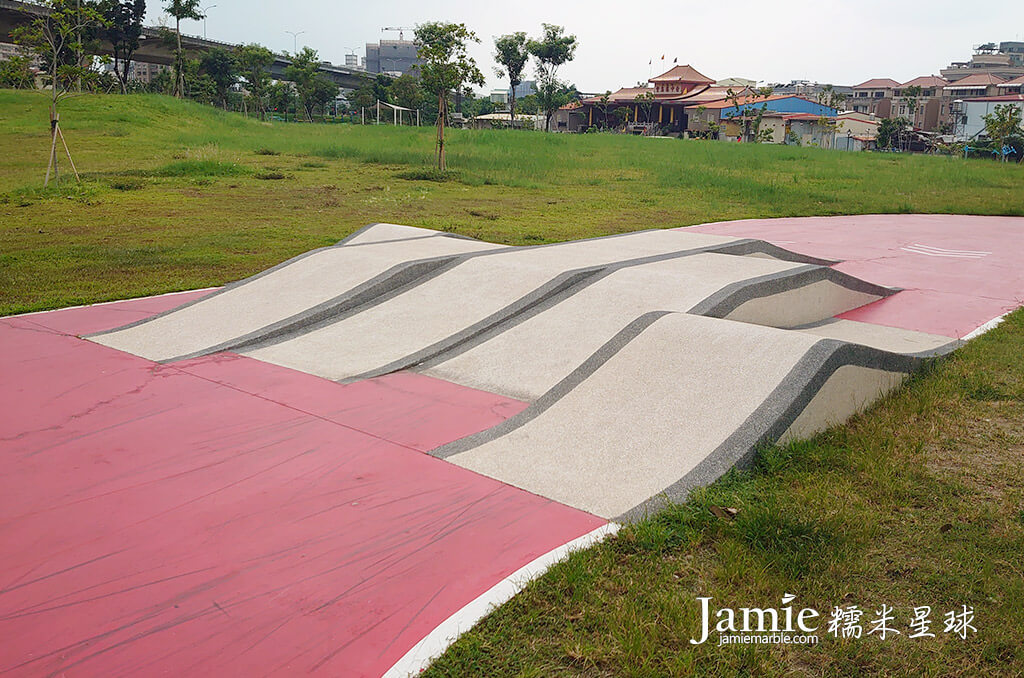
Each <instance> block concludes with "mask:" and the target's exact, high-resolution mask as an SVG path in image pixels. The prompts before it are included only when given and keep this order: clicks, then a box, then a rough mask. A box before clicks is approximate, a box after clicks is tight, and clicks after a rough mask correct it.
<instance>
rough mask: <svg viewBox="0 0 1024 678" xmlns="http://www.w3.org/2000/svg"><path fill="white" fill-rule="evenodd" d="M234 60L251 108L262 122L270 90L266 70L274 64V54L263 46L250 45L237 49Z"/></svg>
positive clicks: (268, 76) (268, 75) (268, 74)
mask: <svg viewBox="0 0 1024 678" xmlns="http://www.w3.org/2000/svg"><path fill="white" fill-rule="evenodd" d="M235 59H236V60H237V61H238V70H239V74H240V75H241V76H242V78H244V79H245V88H246V89H247V90H248V91H249V97H250V98H251V99H252V102H253V107H254V108H255V109H256V113H257V115H258V116H259V118H260V120H263V118H264V117H265V116H266V112H267V94H268V93H269V90H270V73H269V72H268V70H269V69H270V67H271V66H272V65H273V64H274V54H273V52H271V51H270V50H269V49H267V48H266V47H264V46H263V45H257V44H255V43H252V44H248V45H242V46H241V47H239V48H238V50H237V52H236V53H235Z"/></svg>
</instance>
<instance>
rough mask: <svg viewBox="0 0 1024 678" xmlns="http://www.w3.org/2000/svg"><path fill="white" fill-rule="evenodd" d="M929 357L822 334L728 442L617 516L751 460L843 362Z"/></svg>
mask: <svg viewBox="0 0 1024 678" xmlns="http://www.w3.org/2000/svg"><path fill="white" fill-rule="evenodd" d="M930 353H931V352H930ZM926 359H927V357H923V356H920V355H901V354H898V353H889V352H887V351H881V350H878V349H875V348H869V347H867V346H862V345H860V344H850V343H846V342H842V341H837V340H835V339H823V340H822V341H820V342H818V343H817V344H815V345H814V346H813V347H811V349H810V350H809V351H808V352H807V354H806V355H805V356H804V357H803V358H802V359H801V360H800V362H798V363H797V365H796V366H795V367H794V368H793V370H792V371H790V373H789V374H788V375H787V376H786V377H785V379H783V381H782V382H781V383H780V384H779V385H778V386H777V387H776V388H775V390H774V391H773V392H772V394H771V395H770V396H769V397H768V398H767V399H766V400H765V402H764V403H763V404H762V405H761V406H760V407H758V408H757V410H755V411H754V412H753V413H752V414H751V415H750V417H748V418H747V420H746V421H745V422H744V423H743V425H742V426H740V428H739V429H737V430H736V432H735V433H733V434H732V435H731V436H729V438H727V439H726V440H725V442H723V443H722V444H721V445H719V446H718V447H717V448H716V449H715V450H714V451H713V452H712V453H711V454H709V455H708V456H707V457H705V458H704V459H703V460H702V461H700V462H699V463H698V464H697V465H696V466H695V467H694V468H693V469H692V470H691V471H690V472H689V473H687V474H686V475H685V476H683V477H682V478H680V479H679V480H677V481H676V482H674V483H673V484H672V485H670V486H668V487H667V488H665V490H664V491H663V492H661V493H660V494H658V495H656V496H654V497H652V498H650V499H648V500H647V501H645V502H644V503H642V504H639V505H638V506H636V507H634V508H632V509H630V510H629V511H627V512H626V513H624V514H622V515H620V516H618V517H617V518H616V519H615V520H616V521H618V522H633V521H636V520H640V519H642V518H645V517H647V516H649V515H651V514H653V513H656V512H657V511H659V510H661V509H663V508H665V507H666V506H668V505H670V504H675V503H680V502H683V501H685V500H686V497H687V496H688V495H689V493H690V491H691V490H692V489H694V488H695V487H704V486H707V485H710V484H711V483H713V482H714V481H715V480H717V479H718V478H720V477H722V476H723V475H725V473H727V472H728V471H729V470H730V469H732V468H734V467H738V468H743V467H746V466H749V465H750V463H751V462H753V460H754V459H755V458H756V456H757V453H758V451H759V450H761V449H764V448H765V447H767V446H770V445H772V444H774V443H775V442H776V441H778V440H779V438H781V437H782V435H783V434H784V433H785V432H786V431H787V430H788V429H789V427H790V426H791V425H792V424H793V422H794V421H796V419H797V417H798V416H800V413H801V412H803V411H804V408H806V407H807V405H808V404H809V403H810V402H811V400H812V399H813V398H814V396H815V395H816V394H817V393H818V391H820V390H821V388H822V386H824V385H825V382H827V381H828V379H829V378H830V377H831V376H832V375H833V374H834V373H835V372H836V370H838V369H839V368H841V367H846V366H852V367H866V368H871V369H879V370H885V371H889V372H902V373H905V374H913V373H914V372H916V371H917V370H918V369H920V367H921V366H922V364H923V362H924V361H925V360H926Z"/></svg>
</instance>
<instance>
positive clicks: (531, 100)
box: [516, 94, 540, 115]
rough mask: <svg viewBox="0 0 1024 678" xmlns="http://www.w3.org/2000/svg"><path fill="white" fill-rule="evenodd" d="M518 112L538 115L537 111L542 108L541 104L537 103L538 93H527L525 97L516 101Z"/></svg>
mask: <svg viewBox="0 0 1024 678" xmlns="http://www.w3.org/2000/svg"><path fill="white" fill-rule="evenodd" d="M516 108H517V109H518V110H517V111H516V112H517V113H522V114H524V115H537V111H539V110H540V106H539V105H538V104H537V95H536V94H527V95H526V96H525V97H523V98H522V99H520V100H519V101H517V102H516Z"/></svg>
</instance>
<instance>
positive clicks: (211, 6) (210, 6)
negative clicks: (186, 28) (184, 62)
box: [202, 5, 217, 40]
mask: <svg viewBox="0 0 1024 678" xmlns="http://www.w3.org/2000/svg"><path fill="white" fill-rule="evenodd" d="M216 6H217V5H207V6H206V7H203V8H202V13H203V40H206V11H207V10H210V9H213V8H214V7H216Z"/></svg>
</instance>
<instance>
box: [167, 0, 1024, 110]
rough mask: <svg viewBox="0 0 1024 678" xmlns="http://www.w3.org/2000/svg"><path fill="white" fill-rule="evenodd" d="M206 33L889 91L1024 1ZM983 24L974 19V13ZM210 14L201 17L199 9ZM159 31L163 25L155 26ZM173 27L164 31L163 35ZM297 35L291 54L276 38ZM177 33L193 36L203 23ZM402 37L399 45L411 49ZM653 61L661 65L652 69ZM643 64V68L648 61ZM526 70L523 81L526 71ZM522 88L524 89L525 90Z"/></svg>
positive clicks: (220, 8) (617, 0)
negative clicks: (430, 45) (456, 37)
mask: <svg viewBox="0 0 1024 678" xmlns="http://www.w3.org/2000/svg"><path fill="white" fill-rule="evenodd" d="M147 4H148V9H147V20H148V21H147V23H150V24H155V23H158V22H159V20H160V17H161V16H162V15H163V14H164V13H163V11H162V6H163V5H164V4H165V2H164V0H149V2H148V3H147ZM202 4H203V5H204V6H206V7H209V9H207V10H206V14H207V19H206V32H207V36H208V37H209V38H211V39H216V40H223V41H225V42H232V43H240V42H258V43H260V44H263V45H266V46H267V47H269V48H271V49H272V50H274V51H278V52H280V51H289V52H291V51H293V45H297V46H298V48H300V49H301V48H302V47H303V46H307V45H308V46H309V47H312V48H313V49H315V50H317V51H318V52H319V54H320V58H321V59H323V60H326V61H331V62H333V63H336V64H341V63H344V61H345V54H346V53H350V52H353V51H354V52H355V53H356V54H358V55H359V56H360V57H362V56H365V49H364V45H365V43H367V42H376V41H378V40H380V39H382V38H384V39H396V38H397V37H398V34H397V32H382V30H381V29H382V27H385V26H408V27H414V26H416V24H418V23H423V22H425V21H455V22H462V23H465V24H466V25H467V26H468V27H469V28H470V29H471V30H473V31H474V32H475V33H476V34H477V36H478V37H479V38H480V40H481V42H480V44H477V45H473V46H472V48H471V49H470V54H471V56H473V57H474V58H475V59H476V61H477V64H478V66H479V67H480V70H481V71H482V72H483V73H484V76H485V77H486V78H487V87H486V88H485V90H489V89H491V88H499V87H507V83H504V82H502V81H501V80H499V79H498V78H497V77H496V76H495V74H494V65H495V63H494V58H493V52H494V38H496V37H497V36H499V35H503V34H506V33H511V32H514V31H525V32H526V33H527V34H528V35H538V34H539V33H540V29H541V23H554V24H558V25H562V26H565V28H566V32H567V33H571V34H573V35H575V36H576V37H577V39H578V41H579V47H578V48H577V50H576V57H575V59H574V60H573V61H572V62H571V63H569V64H566V65H565V66H563V67H562V69H561V70H560V72H559V74H560V76H561V77H562V78H563V79H564V80H566V81H568V82H571V83H573V84H575V85H576V87H577V88H578V89H579V90H580V91H583V92H603V91H605V90H613V91H614V90H616V89H618V88H619V87H627V86H635V85H636V83H637V82H639V81H646V80H647V78H648V77H651V76H653V75H658V74H659V73H660V72H663V71H665V70H668V69H669V68H670V67H671V66H672V61H673V59H678V62H679V63H680V64H686V63H688V64H690V65H692V66H693V67H694V68H696V69H697V70H699V71H700V72H701V73H704V74H705V75H707V76H708V77H711V78H715V79H716V80H718V79H723V78H728V77H742V78H750V79H752V80H757V81H761V82H789V81H790V80H811V81H817V82H823V83H833V84H838V85H855V84H857V83H859V82H862V81H864V80H867V79H869V78H876V77H887V78H893V79H895V80H898V81H900V82H904V81H907V80H910V79H912V78H914V77H917V76H919V75H929V74H936V75H937V74H938V72H939V69H941V68H945V67H946V66H947V65H948V64H949V63H950V62H952V61H966V60H968V59H969V58H970V55H971V52H972V48H973V47H974V46H975V45H978V44H981V43H984V42H999V41H1005V40H1022V39H1024V2H1021V0H985V1H984V3H980V4H979V5H974V6H972V5H970V4H964V3H963V2H962V1H960V2H952V1H950V0H933V1H932V2H930V3H927V4H925V3H918V2H893V1H892V0H856V1H855V2H854V1H851V0H847V1H846V2H839V1H838V0H775V1H774V2H768V1H765V0H759V1H755V0H732V1H731V2H725V3H719V2H703V3H702V2H696V1H694V0H683V1H680V0H676V1H675V2H668V1H666V0H649V1H648V2H646V3H644V4H642V5H633V4H632V3H630V2H622V1H621V0H591V1H589V2H580V1H578V0H564V1H563V2H560V3H552V2H550V0H512V1H510V2H493V1H492V2H487V1H480V0H455V1H452V2H437V1H436V0H417V1H415V2H413V1H412V0H387V1H386V2H344V3H342V2H338V1H337V0H288V1H284V2H281V1H279V0H278V1H275V2H264V1H262V0H256V1H253V0H206V1H205V2H202ZM982 4H983V5H984V9H983V11H978V10H979V9H980V8H981V5H982ZM211 5H213V6H212V7H211ZM165 20H166V19H165ZM168 23H171V24H172V25H173V22H168ZM287 31H292V32H300V31H301V32H302V33H301V35H299V36H298V38H297V41H296V40H295V39H293V36H292V35H290V34H289V33H287ZM182 32H183V33H191V34H193V35H202V34H203V22H202V21H198V22H196V21H185V22H183V23H182ZM411 33H412V32H411V31H407V32H406V36H405V37H406V39H411ZM662 56H664V57H665V58H664V60H662ZM652 61H653V63H650V62H652ZM528 69H529V70H530V71H531V72H532V70H533V67H532V66H529V67H528ZM527 79H530V78H527Z"/></svg>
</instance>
